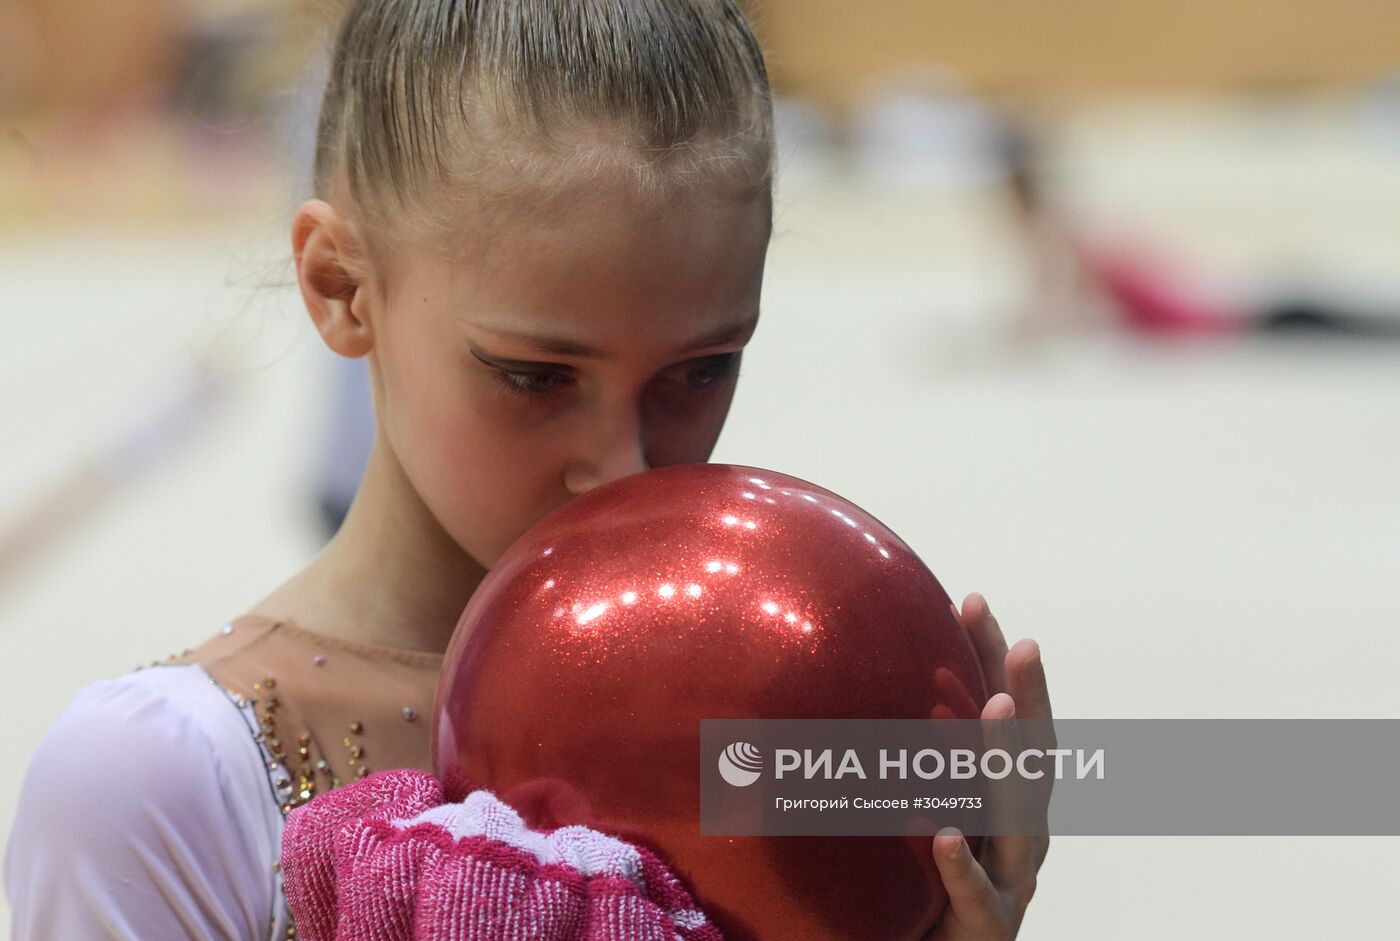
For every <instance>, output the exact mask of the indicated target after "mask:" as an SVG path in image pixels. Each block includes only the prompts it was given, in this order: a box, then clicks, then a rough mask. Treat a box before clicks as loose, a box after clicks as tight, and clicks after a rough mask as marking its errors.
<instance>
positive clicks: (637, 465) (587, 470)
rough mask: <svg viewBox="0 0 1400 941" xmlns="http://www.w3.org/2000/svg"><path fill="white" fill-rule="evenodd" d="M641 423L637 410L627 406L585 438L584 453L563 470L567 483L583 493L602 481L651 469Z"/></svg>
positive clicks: (575, 494) (576, 494)
mask: <svg viewBox="0 0 1400 941" xmlns="http://www.w3.org/2000/svg"><path fill="white" fill-rule="evenodd" d="M648 466H649V465H648V464H647V459H646V449H645V445H644V443H643V441H642V422H641V419H640V417H639V416H638V414H637V412H636V410H635V409H624V410H622V414H620V415H617V416H615V417H614V418H613V419H612V420H611V421H608V422H607V423H606V426H605V427H604V428H602V429H601V430H600V432H599V433H597V434H594V435H591V436H589V437H587V438H586V441H585V444H584V454H583V455H582V456H580V457H579V458H577V459H575V460H574V461H573V462H572V463H571V464H570V465H569V467H568V468H567V469H566V470H565V471H564V486H565V487H567V488H568V490H569V492H570V493H571V494H573V495H574V496H580V495H582V494H585V493H587V492H588V491H590V490H592V489H593V488H594V487H601V486H602V485H603V484H606V483H609V482H611V481H614V480H617V479H618V478H619V477H626V476H628V475H630V474H640V473H641V472H642V471H644V470H647V469H648Z"/></svg>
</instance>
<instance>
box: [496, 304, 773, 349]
mask: <svg viewBox="0 0 1400 941" xmlns="http://www.w3.org/2000/svg"><path fill="white" fill-rule="evenodd" d="M474 326H476V327H477V328H478V329H481V330H486V331H488V332H490V333H493V334H496V335H497V336H501V337H505V338H507V339H509V340H512V341H514V342H516V343H519V344H521V345H523V346H528V347H530V348H531V349H534V350H536V351H538V352H540V353H548V354H551V355H554V356H573V357H577V358H579V359H603V358H605V357H606V356H607V354H606V353H604V352H603V351H602V350H599V349H596V348H595V347H592V346H589V345H588V344H587V343H582V342H580V341H578V340H575V339H573V338H572V337H565V336H559V335H557V334H537V333H522V332H519V331H515V330H503V329H500V328H498V327H490V326H487V325H485V324H475V325H474ZM757 326H758V315H757V314H755V315H754V316H753V317H750V318H749V319H748V320H744V321H740V322H739V323H732V324H726V325H725V326H723V327H720V328H718V329H715V330H711V331H710V332H709V333H705V334H701V335H700V336H698V337H696V338H695V339H693V340H692V341H691V342H690V343H688V344H686V345H685V346H684V347H682V348H681V352H685V353H689V352H691V351H692V350H700V349H704V348H705V347H707V346H719V345H720V344H723V343H731V342H733V341H734V340H737V339H739V338H740V337H745V336H749V335H751V334H752V333H753V331H754V330H755V329H756V328H757Z"/></svg>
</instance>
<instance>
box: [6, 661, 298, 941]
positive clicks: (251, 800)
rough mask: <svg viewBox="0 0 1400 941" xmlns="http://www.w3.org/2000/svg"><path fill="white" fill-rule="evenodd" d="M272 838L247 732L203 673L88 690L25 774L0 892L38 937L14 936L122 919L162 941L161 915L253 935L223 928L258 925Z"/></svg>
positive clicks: (172, 669)
mask: <svg viewBox="0 0 1400 941" xmlns="http://www.w3.org/2000/svg"><path fill="white" fill-rule="evenodd" d="M280 826H281V819H280V813H278V812H277V810H276V806H275V804H274V803H273V800H272V797H271V794H270V792H269V785H268V781H267V778H266V775H265V773H262V772H261V760H260V754H259V752H258V750H257V747H256V744H255V743H254V742H253V740H252V730H251V729H250V728H249V726H248V724H247V721H246V719H245V716H244V714H243V712H242V711H241V710H240V709H239V707H238V705H237V703H236V702H234V701H233V700H231V699H230V698H229V697H228V696H227V695H226V694H225V693H224V692H223V691H222V690H221V689H220V688H219V687H218V686H217V685H215V684H214V682H213V681H212V680H210V678H209V676H208V674H207V673H205V672H204V670H203V669H201V668H200V667H198V666H191V665H184V666H161V667H152V668H148V669H145V670H140V671H138V672H136V673H132V674H128V675H127V676H123V677H121V678H118V679H114V680H108V681H104V682H100V683H94V684H93V685H91V686H88V687H85V688H84V689H82V690H80V691H79V692H78V694H77V695H76V696H75V697H74V699H73V701H72V703H71V704H70V705H69V706H68V708H67V709H66V710H65V711H64V713H63V714H62V715H61V716H60V717H59V719H58V721H57V722H56V723H55V724H54V726H53V727H52V728H51V729H50V730H49V732H48V734H47V735H46V736H45V738H44V740H43V742H42V743H41V744H40V746H39V749H38V751H37V752H36V753H35V755H34V757H33V759H32V761H31V763H30V765H29V769H28V771H27V773H26V775H25V779H24V784H23V787H22V790H21V794H20V801H19V806H18V808H17V811H16V816H15V821H14V826H13V828H12V830H11V833H10V842H9V848H8V851H7V859H6V883H7V888H8V889H9V893H10V896H11V904H12V907H13V909H14V916H15V924H16V926H17V928H23V927H24V926H25V925H26V924H27V925H28V926H29V927H30V928H32V929H33V930H32V932H31V933H30V934H25V933H24V932H23V931H22V930H21V931H19V934H18V935H17V936H18V937H46V936H55V937H56V936H58V934H59V933H61V932H58V928H59V926H64V929H65V930H67V931H71V932H72V934H71V935H65V936H73V937H87V936H88V935H87V934H86V933H85V931H84V929H83V927H81V925H83V924H85V923H83V922H82V919H83V918H84V917H89V916H90V917H92V918H98V919H101V920H102V921H103V922H104V923H105V922H114V923H121V922H122V919H123V918H126V917H128V916H129V917H130V918H131V919H134V922H133V923H132V924H130V925H128V926H127V927H128V930H129V931H130V932H131V934H132V935H133V936H139V937H153V938H154V937H163V936H164V935H163V934H162V933H161V931H160V929H159V927H158V926H157V924H156V923H157V922H159V921H160V919H161V918H162V917H166V916H169V917H170V918H172V919H174V920H175V922H182V921H185V920H188V919H189V918H190V917H195V918H196V921H197V920H198V919H199V918H206V920H207V919H208V918H212V919H214V921H215V922H217V923H219V925H220V927H219V930H218V931H214V932H213V936H220V937H225V936H232V937H249V936H256V935H249V934H247V933H246V932H235V931H232V930H231V926H232V925H233V923H243V922H247V923H248V924H256V925H263V926H265V925H266V922H267V918H268V911H269V908H270V905H271V895H272V886H273V879H272V874H271V861H272V860H274V859H275V858H276V848H277V843H278V840H279V839H280ZM185 909H188V910H185ZM191 912H193V913H194V915H193V916H192V915H191ZM85 913H86V914H85ZM250 919H251V921H250ZM56 932H57V933H56ZM103 936H104V937H105V935H103ZM118 936H120V937H125V936H126V935H118ZM196 936H197V937H202V935H196Z"/></svg>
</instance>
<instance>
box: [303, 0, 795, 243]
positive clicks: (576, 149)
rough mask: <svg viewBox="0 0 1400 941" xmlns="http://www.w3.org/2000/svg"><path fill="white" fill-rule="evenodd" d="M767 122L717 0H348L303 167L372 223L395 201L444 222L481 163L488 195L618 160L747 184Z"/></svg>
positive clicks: (747, 52)
mask: <svg viewBox="0 0 1400 941" xmlns="http://www.w3.org/2000/svg"><path fill="white" fill-rule="evenodd" d="M772 128H773V119H772V102H771V96H770V92H769V87H768V75H767V70H766V68H765V66H764V61H763V54H762V52H761V50H760V48H759V44H758V42H757V40H756V39H755V38H754V35H753V32H752V30H751V29H750V27H749V24H748V22H747V21H746V20H745V17H744V15H743V13H742V12H741V11H740V9H739V7H738V5H737V3H736V2H735V0H353V2H352V3H351V4H350V6H349V9H348V10H347V11H346V13H345V16H344V18H343V20H342V22H341V25H340V28H339V32H338V34H337V39H336V43H335V47H334V52H333V56H332V60H331V70H330V76H329V79H328V82H327V86H326V91H325V97H324V100H323V103H322V108H321V117H320V123H319V127H318V131H317V145H316V159H315V167H314V182H315V188H316V192H317V195H318V196H321V197H322V198H329V194H330V193H331V190H332V188H333V187H337V186H343V187H344V188H345V192H346V193H347V194H348V196H349V198H350V199H351V200H352V202H353V204H354V206H355V208H356V209H357V210H359V212H361V213H362V214H363V215H364V217H365V218H366V221H370V222H373V223H377V224H380V225H386V226H387V225H390V224H391V222H392V220H394V219H396V218H397V217H398V216H400V215H403V214H404V213H408V214H411V217H412V218H413V219H414V220H415V222H418V223H428V224H432V223H434V222H437V223H439V224H446V223H447V218H446V217H447V216H448V214H449V212H450V207H451V204H452V203H453V202H454V200H455V199H457V198H459V197H460V195H461V191H462V190H470V191H472V192H473V195H474V197H476V198H480V196H481V194H482V192H483V187H484V186H485V178H486V177H487V176H490V177H491V178H492V185H493V187H494V190H493V192H499V191H500V190H501V189H502V188H503V187H504V188H505V189H508V190H509V189H512V188H513V187H518V186H519V185H521V184H527V183H537V182H545V183H548V182H550V181H551V180H553V179H556V178H558V179H563V178H565V177H566V175H568V174H577V173H579V172H583V173H588V172H596V171H597V170H599V169H601V168H602V167H604V166H620V167H623V168H625V169H628V170H630V171H631V172H632V173H633V174H634V175H635V179H636V181H637V183H638V185H639V186H641V187H643V188H649V189H661V188H664V187H666V186H668V185H674V184H675V183H678V182H681V183H684V182H688V181H694V180H696V179H707V180H708V179H715V180H719V181H722V182H727V183H729V184H730V185H732V186H735V187H741V188H744V189H746V190H748V191H750V192H755V193H757V192H762V191H766V189H767V188H768V186H769V182H770V173H771V165H772V151H773V143H772V136H773V132H772ZM496 169H499V170H505V171H507V172H506V173H504V174H502V173H492V174H487V173H486V172H485V171H487V170H496ZM464 181H465V182H468V183H470V184H472V185H470V186H467V187H463V186H461V185H460V184H461V183H463V182H464Z"/></svg>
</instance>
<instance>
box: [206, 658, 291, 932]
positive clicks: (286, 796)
mask: <svg viewBox="0 0 1400 941" xmlns="http://www.w3.org/2000/svg"><path fill="white" fill-rule="evenodd" d="M191 666H194V667H195V668H196V669H198V670H199V672H200V673H203V674H204V677H205V679H207V680H208V681H209V682H210V683H212V684H213V685H214V688H215V689H217V690H218V691H219V692H221V693H223V694H224V698H225V699H227V700H228V701H229V703H230V704H231V705H233V706H234V707H235V708H237V709H238V714H239V716H241V717H242V719H243V724H244V725H246V726H247V727H248V734H249V737H250V738H252V740H253V744H254V745H256V746H257V749H258V754H259V756H260V757H261V758H262V765H263V768H265V769H266V770H267V785H268V788H269V790H270V792H271V796H272V800H273V803H274V804H275V805H276V807H277V809H278V811H279V812H280V813H281V814H282V816H283V817H286V815H287V812H288V810H289V809H290V807H289V805H290V803H291V798H292V782H291V775H290V774H289V773H288V771H287V767H286V765H284V764H282V763H281V762H279V761H278V760H277V758H276V757H275V756H274V755H273V754H272V751H271V749H269V748H268V744H267V736H265V735H263V734H262V730H261V729H260V728H259V725H258V716H257V712H256V710H255V708H254V702H253V701H252V700H250V699H248V697H246V696H243V695H242V694H240V693H235V692H234V691H233V690H230V689H227V688H225V687H224V686H221V685H220V684H219V682H218V681H217V680H215V679H214V677H212V676H210V675H209V671H207V670H205V669H204V667H203V666H201V665H199V664H197V663H196V664H191ZM272 894H273V901H272V908H273V910H272V913H271V917H270V918H269V919H268V925H267V931H268V938H269V941H283V939H287V938H295V937H296V936H297V929H296V926H295V925H294V924H292V912H291V909H290V908H289V907H288V906H287V894H286V891H285V890H284V889H283V887H282V864H281V862H280V861H279V860H275V859H274V860H273V861H272Z"/></svg>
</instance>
